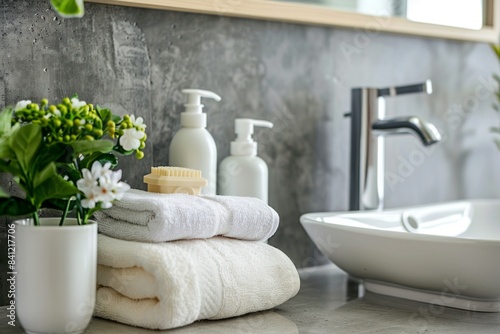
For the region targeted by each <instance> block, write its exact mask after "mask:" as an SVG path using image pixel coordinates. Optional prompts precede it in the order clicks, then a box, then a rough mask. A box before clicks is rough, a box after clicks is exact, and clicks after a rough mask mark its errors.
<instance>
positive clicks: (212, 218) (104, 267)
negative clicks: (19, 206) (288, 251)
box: [95, 190, 300, 329]
mask: <svg viewBox="0 0 500 334" xmlns="http://www.w3.org/2000/svg"><path fill="white" fill-rule="evenodd" d="M96 218H97V221H98V225H99V231H100V232H101V233H102V234H100V235H99V241H98V270H97V284H98V288H97V300H96V309H95V315H96V316H98V317H102V318H106V319H111V320H115V321H119V322H123V323H126V324H130V325H134V326H139V327H145V328H150V329H169V328H174V327H180V326H184V325H188V324H190V323H192V322H194V321H196V320H202V319H222V318H228V317H234V316H238V315H242V314H246V313H249V312H255V311H261V310H267V309H270V308H273V307H275V306H277V305H280V304H282V303H283V302H285V301H286V300H288V299H290V298H291V297H293V296H295V294H296V293H297V292H298V290H299V287H300V281H299V277H298V273H297V270H296V269H295V266H294V265H293V263H292V262H291V261H290V259H289V258H288V257H287V256H286V255H285V254H283V253H282V252H281V251H280V250H278V249H276V248H274V247H272V246H269V245H268V244H266V243H264V242H262V241H263V240H266V239H268V238H269V237H271V236H272V235H273V234H274V233H275V232H276V229H277V227H278V223H279V217H278V214H277V213H276V211H274V210H273V209H272V208H271V207H269V206H268V205H267V204H265V203H264V202H262V201H260V200H258V199H255V198H247V197H230V196H211V197H208V196H192V195H184V194H154V193H148V192H144V191H140V190H131V191H129V192H127V193H126V194H125V196H124V198H123V199H122V200H120V201H118V202H116V203H115V204H114V206H113V207H112V208H111V209H108V210H105V211H101V212H98V213H96Z"/></svg>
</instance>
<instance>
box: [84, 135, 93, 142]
mask: <svg viewBox="0 0 500 334" xmlns="http://www.w3.org/2000/svg"><path fill="white" fill-rule="evenodd" d="M83 139H85V140H88V141H93V140H94V137H92V136H89V135H86V136H85V137H83Z"/></svg>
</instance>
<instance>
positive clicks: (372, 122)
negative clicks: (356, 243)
mask: <svg viewBox="0 0 500 334" xmlns="http://www.w3.org/2000/svg"><path fill="white" fill-rule="evenodd" d="M414 93H424V94H431V93H432V82H431V81H430V80H427V81H425V82H422V83H417V84H413V85H407V86H396V87H388V88H353V89H352V90H351V112H350V113H348V114H346V116H350V117H351V164H350V179H349V189H350V191H349V210H373V209H378V210H382V209H383V207H384V150H385V137H386V136H387V135H391V134H400V133H411V134H413V135H416V136H417V137H418V138H420V140H421V141H422V143H423V144H424V145H425V146H429V145H432V144H434V143H437V142H438V141H440V140H441V135H440V134H439V132H438V130H437V129H436V127H435V126H434V125H433V124H431V123H429V122H427V121H425V120H423V119H421V118H419V117H416V116H411V117H400V118H392V119H386V118H385V99H386V98H390V97H391V96H398V95H405V94H414Z"/></svg>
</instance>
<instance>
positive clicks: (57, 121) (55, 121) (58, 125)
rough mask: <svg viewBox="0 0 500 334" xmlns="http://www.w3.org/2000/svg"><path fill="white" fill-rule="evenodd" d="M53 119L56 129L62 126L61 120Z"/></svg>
mask: <svg viewBox="0 0 500 334" xmlns="http://www.w3.org/2000/svg"><path fill="white" fill-rule="evenodd" d="M52 119H53V121H52V124H54V126H55V127H56V128H58V127H60V126H61V120H59V119H58V118H52Z"/></svg>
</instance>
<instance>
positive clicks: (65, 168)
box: [56, 164, 82, 183]
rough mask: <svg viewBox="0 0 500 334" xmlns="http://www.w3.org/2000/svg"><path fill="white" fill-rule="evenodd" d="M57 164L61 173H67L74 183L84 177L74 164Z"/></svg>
mask: <svg viewBox="0 0 500 334" xmlns="http://www.w3.org/2000/svg"><path fill="white" fill-rule="evenodd" d="M56 166H57V169H58V171H59V174H62V175H67V176H68V177H69V179H70V180H71V181H72V182H73V183H76V181H78V180H80V179H81V178H82V175H81V174H80V172H79V171H77V170H76V169H75V168H74V167H73V165H72V164H57V165H56Z"/></svg>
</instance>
